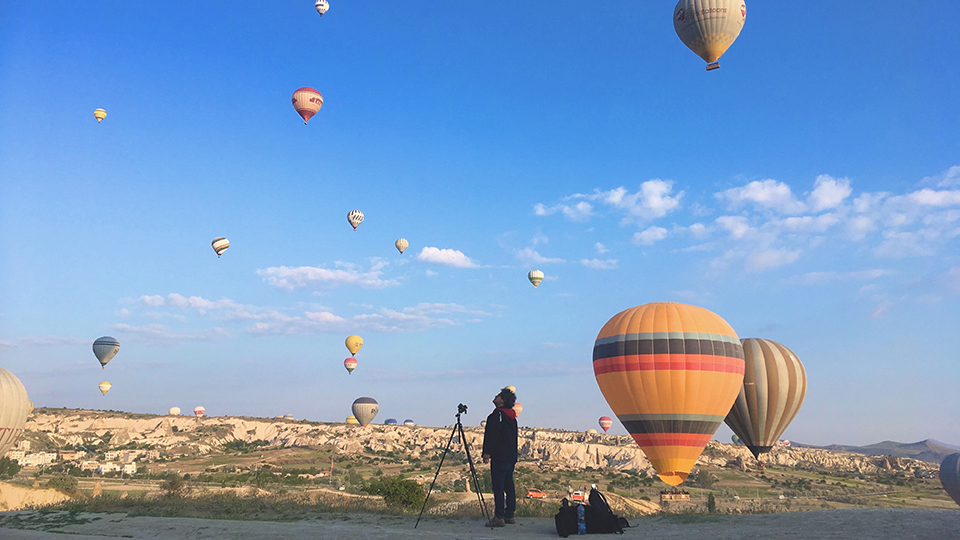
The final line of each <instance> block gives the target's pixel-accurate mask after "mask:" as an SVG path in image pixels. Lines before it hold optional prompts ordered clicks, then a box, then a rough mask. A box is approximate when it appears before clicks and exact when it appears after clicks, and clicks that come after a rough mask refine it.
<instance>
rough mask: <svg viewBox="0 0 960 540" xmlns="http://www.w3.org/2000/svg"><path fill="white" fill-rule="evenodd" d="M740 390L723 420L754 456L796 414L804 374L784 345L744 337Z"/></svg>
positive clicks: (770, 443)
mask: <svg viewBox="0 0 960 540" xmlns="http://www.w3.org/2000/svg"><path fill="white" fill-rule="evenodd" d="M740 342H741V343H742V345H743V358H744V362H745V367H744V373H743V384H742V385H741V387H740V394H739V395H738V396H737V400H736V402H734V404H733V407H732V408H731V409H730V412H728V413H727V417H726V418H725V419H724V422H725V423H726V424H727V425H728V426H729V427H730V429H732V430H733V432H734V433H736V434H737V435H738V436H739V437H740V440H741V441H742V442H743V444H745V445H747V448H749V449H750V452H751V453H753V456H754V457H759V456H760V454H763V453H766V452H769V451H770V448H771V447H773V445H775V444H777V440H778V439H779V438H780V435H781V434H783V431H784V430H785V429H787V426H788V425H790V421H792V420H793V417H794V416H796V415H797V411H799V410H800V406H801V405H803V398H804V396H805V395H806V393H807V374H806V372H805V371H804V369H803V364H801V363H800V359H799V358H797V355H796V354H794V353H793V351H791V350H790V349H788V348H787V347H785V346H783V345H781V344H780V343H777V342H776V341H771V340H769V339H758V338H747V339H742V340H740Z"/></svg>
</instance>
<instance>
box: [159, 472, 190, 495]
mask: <svg viewBox="0 0 960 540" xmlns="http://www.w3.org/2000/svg"><path fill="white" fill-rule="evenodd" d="M160 491H162V492H163V495H164V496H165V497H169V498H172V499H182V498H183V497H184V496H185V495H186V494H187V493H188V492H189V491H190V486H188V485H187V482H186V481H185V480H184V479H183V477H182V476H180V475H179V474H175V473H174V474H171V475H169V476H167V478H166V479H165V480H164V481H163V482H160Z"/></svg>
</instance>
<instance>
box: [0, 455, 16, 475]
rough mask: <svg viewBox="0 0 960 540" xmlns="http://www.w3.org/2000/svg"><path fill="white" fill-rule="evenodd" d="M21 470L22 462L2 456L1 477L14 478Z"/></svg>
mask: <svg viewBox="0 0 960 540" xmlns="http://www.w3.org/2000/svg"><path fill="white" fill-rule="evenodd" d="M18 472H20V464H19V463H17V461H16V460H14V459H10V458H0V478H12V477H13V476H14V475H15V474H17V473H18Z"/></svg>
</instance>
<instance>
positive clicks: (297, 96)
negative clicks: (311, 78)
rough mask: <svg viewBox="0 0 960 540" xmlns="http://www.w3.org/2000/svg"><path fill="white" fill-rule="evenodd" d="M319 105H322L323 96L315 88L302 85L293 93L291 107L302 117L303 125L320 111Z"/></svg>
mask: <svg viewBox="0 0 960 540" xmlns="http://www.w3.org/2000/svg"><path fill="white" fill-rule="evenodd" d="M320 107H323V96H322V95H320V92H317V90H316V89H315V88H310V87H309V86H304V87H303V88H297V90H296V91H295V92H294V93H293V108H294V109H296V110H297V114H299V115H300V118H303V125H307V121H308V120H310V119H311V118H313V115H315V114H317V112H319V111H320Z"/></svg>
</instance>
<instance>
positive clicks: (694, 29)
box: [673, 0, 747, 71]
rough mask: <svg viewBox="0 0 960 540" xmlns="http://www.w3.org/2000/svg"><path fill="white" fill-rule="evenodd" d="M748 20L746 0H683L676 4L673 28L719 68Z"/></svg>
mask: <svg viewBox="0 0 960 540" xmlns="http://www.w3.org/2000/svg"><path fill="white" fill-rule="evenodd" d="M746 20H747V5H746V4H745V3H744V2H743V1H742V0H680V1H679V2H677V5H676V7H674V8H673V29H674V30H676V32H677V36H679V37H680V41H682V42H683V44H684V45H686V46H687V47H689V48H690V50H691V51H693V52H694V53H696V55H697V56H699V57H700V58H703V60H704V61H705V62H707V63H708V65H707V71H709V70H711V69H716V68H717V67H719V65H718V64H717V63H716V62H717V60H719V59H720V57H721V56H723V53H725V52H726V51H727V49H728V48H729V47H730V45H732V44H733V42H734V40H736V39H737V36H739V35H740V30H742V29H743V24H744V22H746Z"/></svg>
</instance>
